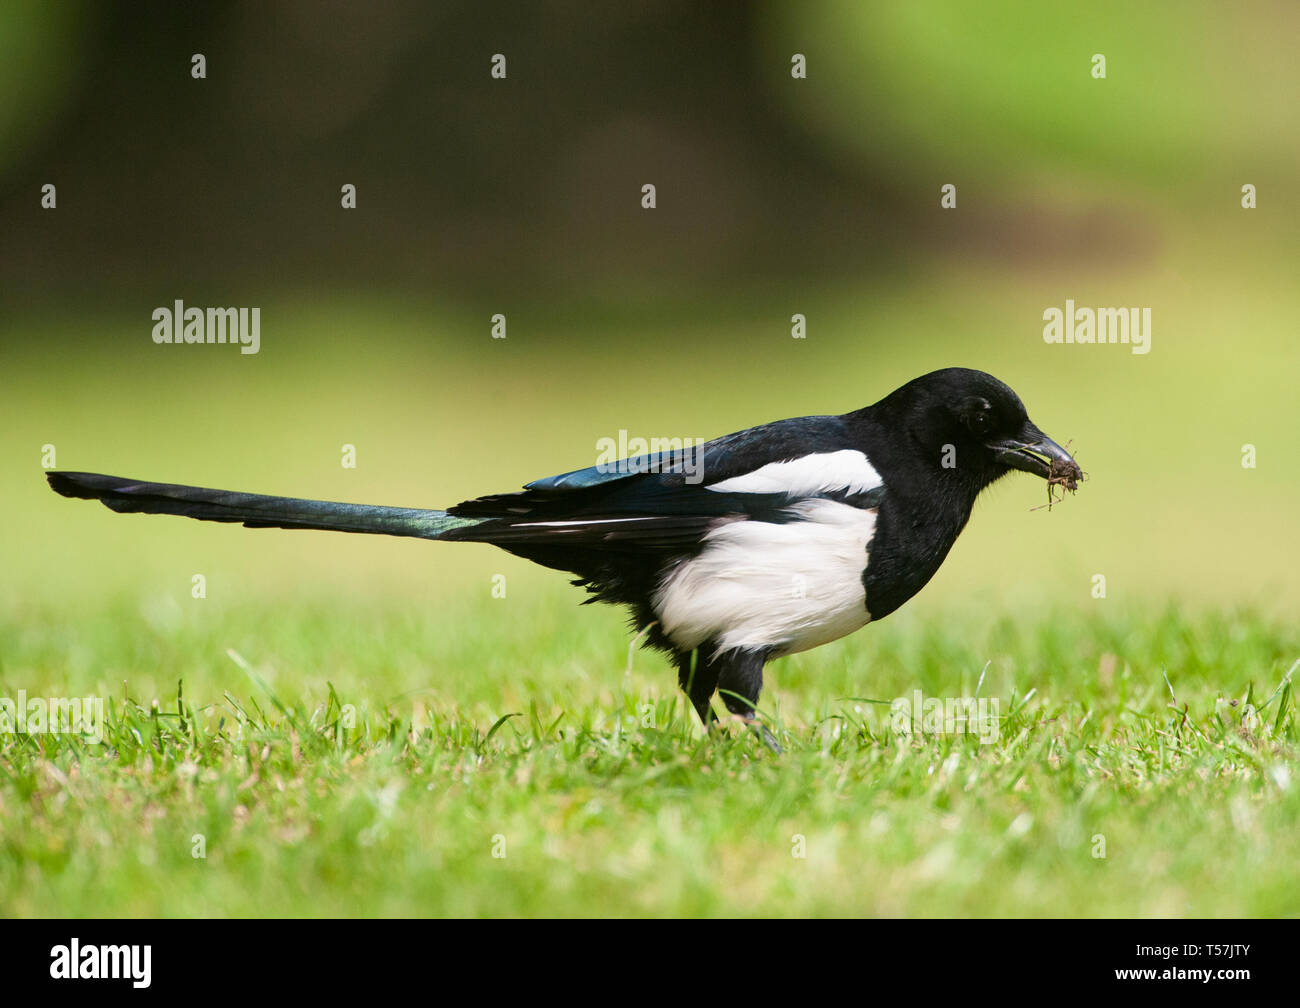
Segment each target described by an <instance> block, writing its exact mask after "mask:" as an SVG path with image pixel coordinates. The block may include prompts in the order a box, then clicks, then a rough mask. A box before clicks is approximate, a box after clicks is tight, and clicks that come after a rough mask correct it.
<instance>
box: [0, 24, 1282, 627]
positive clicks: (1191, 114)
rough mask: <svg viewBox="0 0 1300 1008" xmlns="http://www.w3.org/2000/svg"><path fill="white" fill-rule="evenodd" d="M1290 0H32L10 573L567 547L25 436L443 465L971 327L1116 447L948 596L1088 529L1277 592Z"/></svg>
mask: <svg viewBox="0 0 1300 1008" xmlns="http://www.w3.org/2000/svg"><path fill="white" fill-rule="evenodd" d="M1297 28H1300V7H1297V6H1296V5H1295V4H1293V3H1289V2H1264V0H1258V2H1251V3H1244V4H1238V5H1231V6H1229V5H1221V4H1214V3H1193V2H1185V3H1174V2H1169V3H1153V4H1143V5H1139V6H1134V5H1130V4H1125V3H1113V2H1101V3H1087V4H1084V3H1077V4H1076V3H1064V4H1055V5H1050V6H1049V5H1041V4H1036V3H1029V2H1023V3H1021V2H1007V0H999V2H992V3H986V4H979V5H974V4H968V3H962V2H958V0H947V2H938V0H932V2H920V3H913V2H887V3H872V4H865V3H855V2H813V3H761V4H734V3H717V4H702V3H698V2H697V3H684V2H683V3H676V2H660V3H631V4H618V5H608V6H602V7H599V8H595V9H593V7H592V5H590V4H579V3H568V2H563V3H561V2H550V3H547V2H539V3H530V4H494V3H445V4H419V3H389V2H380V3H365V4H360V3H358V4H348V3H340V2H312V3H308V2H278V3H230V4H156V3H140V4H109V3H85V4H76V3H69V4H58V5H50V4H43V3H36V2H12V3H7V4H5V5H4V6H3V8H0V141H2V142H0V229H2V233H3V235H4V238H3V241H2V242H0V341H2V343H0V345H2V346H3V352H4V358H5V360H4V364H5V366H4V377H3V382H4V400H5V403H6V419H5V423H4V429H3V431H2V432H0V438H3V448H4V456H3V464H4V467H5V479H4V490H3V503H4V504H5V505H6V511H7V512H8V513H9V514H10V516H11V520H10V522H8V523H7V525H8V527H7V529H6V531H5V533H4V539H3V540H2V542H3V547H4V551H5V554H6V557H5V560H6V562H5V567H6V568H8V570H9V571H10V574H11V581H10V583H9V584H8V585H6V586H5V588H6V590H7V591H8V592H9V595H8V598H9V599H10V600H16V599H18V598H19V597H24V596H29V595H30V594H32V593H33V592H36V593H37V594H39V593H40V591H41V590H47V591H49V592H52V593H53V592H59V593H64V592H68V591H73V590H75V589H76V588H82V589H85V590H87V591H92V592H98V591H101V590H106V589H107V588H110V587H125V588H127V589H129V590H134V591H150V590H156V591H170V590H171V589H170V588H169V587H167V586H169V585H171V584H172V582H173V581H174V580H176V577H177V574H176V569H177V568H178V567H179V568H183V569H184V570H186V571H188V570H190V569H200V568H199V567H197V566H196V565H206V566H207V567H210V568H219V569H221V570H223V571H225V572H226V576H227V577H229V578H230V579H233V580H235V581H236V582H238V583H240V584H245V585H247V586H249V587H248V590H253V589H252V587H251V586H253V585H258V586H259V587H258V589H257V590H262V588H263V587H265V588H266V590H271V588H273V587H274V585H275V584H276V583H277V579H279V583H282V584H283V586H285V587H286V588H287V587H290V586H292V585H295V584H301V583H302V581H303V572H304V571H316V572H317V573H318V574H319V578H318V579H317V581H318V582H320V581H321V580H322V579H323V583H325V584H336V586H337V587H338V588H339V589H340V590H342V589H343V588H345V587H346V586H347V585H348V584H352V583H357V584H362V585H363V586H364V587H366V588H367V590H372V591H373V590H378V589H381V588H393V589H395V590H409V589H410V587H411V582H412V581H414V582H416V584H417V586H418V588H419V590H422V591H427V592H429V593H433V594H436V593H437V592H439V591H444V590H446V591H465V590H470V589H473V590H478V588H480V587H483V586H485V585H486V584H487V578H488V576H489V574H490V573H491V572H495V571H497V570H505V569H508V570H509V571H511V572H512V573H518V574H519V576H520V577H522V578H524V579H525V583H526V584H534V583H536V584H539V585H540V584H542V583H543V582H542V581H537V582H533V581H529V580H527V579H530V578H534V577H539V578H543V579H544V578H547V577H549V576H548V575H545V574H537V575H535V574H533V573H531V572H525V571H524V568H523V567H522V565H516V563H515V561H513V560H510V559H508V558H503V557H499V556H498V555H496V554H489V553H488V552H487V551H486V548H485V549H484V550H482V551H479V550H477V549H476V548H470V549H469V551H468V552H466V551H465V550H464V549H461V550H450V551H444V553H445V556H446V559H445V560H444V559H443V557H442V555H440V556H439V558H438V563H437V565H436V566H434V564H433V563H432V561H431V559H430V558H431V554H430V553H429V552H428V550H429V547H424V546H419V545H413V544H409V543H393V542H387V541H384V542H380V543H377V542H376V541H375V540H366V539H362V540H361V541H360V542H357V541H353V540H345V539H344V538H343V537H323V538H316V539H312V538H311V537H303V538H300V537H298V536H293V535H277V534H275V533H251V532H245V531H243V530H233V529H213V528H210V527H208V528H204V527H201V526H194V527H190V526H187V525H185V524H184V523H180V522H170V521H166V520H163V519H156V520H153V521H146V520H144V519H127V518H117V517H115V516H112V515H109V514H108V513H107V512H101V511H98V510H92V509H91V508H90V506H89V505H82V506H79V507H78V506H75V505H73V504H70V503H67V502H63V501H58V500H56V499H55V498H53V497H52V496H51V495H50V494H49V493H48V491H47V490H46V489H45V488H44V485H43V481H41V480H40V479H39V464H40V461H41V457H42V456H41V452H42V448H43V446H44V445H46V444H53V445H55V446H56V448H57V464H58V466H59V467H60V468H76V469H91V470H102V471H109V472H121V473H122V474H124V475H134V476H139V477H142V478H152V479H161V480H174V481H177V482H191V483H200V484H207V485H222V486H233V487H235V488H239V489H250V490H258V491H265V492H278V493H294V494H301V495H304V496H321V497H329V498H335V499H355V500H363V501H370V502H376V503H394V504H412V505H416V504H422V505H445V504H448V503H453V502H454V501H456V500H458V499H461V498H463V497H468V496H473V495H476V494H479V493H483V492H488V491H497V490H506V489H510V488H512V487H515V486H517V485H519V484H521V483H522V482H524V481H526V480H528V479H530V478H533V477H536V476H539V475H544V474H548V473H550V472H554V471H563V470H568V469H573V468H577V467H579V466H583V465H589V464H592V463H593V462H594V461H595V446H594V445H595V441H596V439H597V438H599V437H605V436H617V433H618V431H619V430H620V429H628V430H630V431H631V432H632V434H633V435H638V434H639V435H641V436H647V437H649V436H701V437H708V436H714V435H717V434H720V433H724V432H726V431H729V430H733V429H737V428H739V427H743V426H747V425H750V424H753V423H758V422H761V421H765V420H769V419H775V418H777V417H781V416H788V415H797V414H801V413H817V412H840V411H844V410H848V409H853V408H857V407H859V406H862V405H865V404H867V403H869V402H872V401H874V400H875V399H877V398H879V397H880V396H882V395H884V394H885V393H887V392H888V391H890V390H891V389H893V388H894V387H896V386H897V385H899V384H901V383H902V382H903V381H905V380H907V379H909V378H911V377H914V376H915V375H917V374H920V373H923V372H925V371H929V370H932V369H934V368H937V367H943V366H948V365H953V364H961V365H966V366H971V367H979V368H983V369H985V370H989V371H992V372H993V373H995V374H997V375H998V376H999V377H1001V378H1003V379H1005V380H1006V381H1008V382H1009V383H1010V384H1011V385H1012V386H1013V387H1015V388H1016V389H1017V390H1018V391H1019V392H1020V393H1021V395H1022V397H1023V398H1024V399H1025V400H1026V403H1027V404H1028V406H1029V409H1030V412H1031V415H1032V416H1034V417H1035V419H1036V420H1037V421H1038V422H1039V424H1040V425H1041V426H1042V427H1044V429H1046V430H1048V431H1049V432H1050V433H1051V434H1052V435H1053V436H1055V437H1056V438H1057V439H1058V440H1061V441H1062V442H1064V441H1066V440H1071V439H1072V440H1073V441H1074V447H1075V448H1076V449H1077V450H1078V452H1079V457H1080V459H1081V461H1082V462H1083V464H1084V467H1085V468H1086V469H1088V470H1089V471H1090V473H1091V475H1092V477H1093V479H1092V480H1091V481H1090V483H1089V484H1087V485H1086V486H1085V489H1084V490H1083V491H1082V492H1081V493H1080V495H1079V496H1078V497H1077V498H1075V499H1071V500H1069V501H1067V502H1066V503H1065V504H1063V505H1061V507H1060V508H1058V509H1054V510H1053V511H1052V512H1051V513H1050V514H1048V513H1047V512H1045V511H1044V512H1035V513H1032V514H1030V513H1027V512H1028V509H1029V508H1030V507H1031V506H1034V505H1037V504H1039V503H1041V493H1042V488H1041V486H1037V485H1030V484H1029V482H1028V480H1025V481H1022V482H1018V483H1015V484H1012V483H1007V484H1006V485H1005V486H1002V485H1000V486H999V487H998V488H996V490H995V491H994V493H993V495H992V496H993V502H992V503H986V504H984V505H983V506H982V507H981V508H980V509H979V511H978V512H977V516H976V522H975V523H974V530H973V531H972V532H969V533H968V534H967V536H966V538H965V539H963V541H962V544H960V545H959V547H958V551H957V553H955V554H954V558H953V562H952V563H951V564H950V565H949V567H946V568H945V572H944V574H943V575H941V577H940V579H939V582H938V583H937V586H936V588H935V592H936V594H937V595H939V596H940V597H942V593H943V592H945V591H948V592H949V593H950V594H951V595H952V596H953V597H957V596H958V595H959V594H961V595H962V597H969V588H970V587H971V586H972V585H975V586H978V587H979V588H980V590H981V591H984V592H991V593H995V594H998V595H1000V596H1003V597H1006V598H1012V597H1014V596H1015V595H1016V593H1017V592H1020V593H1022V594H1025V595H1026V596H1027V597H1032V598H1039V597H1046V596H1051V595H1057V596H1060V597H1062V598H1067V599H1072V600H1077V601H1078V602H1079V604H1092V601H1093V600H1091V598H1090V595H1089V585H1090V579H1091V577H1092V575H1093V574H1095V573H1097V572H1104V573H1106V574H1107V575H1108V577H1109V579H1110V585H1111V588H1110V592H1111V594H1110V599H1111V600H1112V601H1113V600H1115V599H1116V598H1118V599H1120V600H1123V599H1125V598H1129V599H1132V600H1136V599H1148V598H1150V597H1152V596H1155V597H1163V596H1165V595H1170V596H1174V597H1182V596H1185V595H1196V596H1202V597H1204V598H1206V599H1208V600H1210V601H1212V602H1214V603H1216V604H1228V603H1235V602H1238V601H1242V602H1246V601H1253V602H1258V603H1260V604H1266V605H1283V606H1294V604H1295V602H1296V601H1297V599H1298V598H1300V592H1297V588H1296V582H1295V578H1294V569H1293V564H1294V557H1295V555H1296V553H1297V551H1296V546H1297V545H1300V543H1298V542H1297V536H1296V525H1295V518H1294V513H1295V506H1294V501H1295V495H1296V492H1297V490H1300V476H1297V471H1298V470H1297V462H1300V458H1297V452H1296V449H1295V433H1296V430H1297V426H1298V425H1297V423H1296V410H1295V404H1294V381H1295V367H1296V364H1297V354H1296V350H1295V345H1296V336H1297V326H1296V319H1297V317H1298V313H1300V298H1298V296H1297V287H1296V284H1295V277H1296V271H1297V266H1298V265H1300V243H1298V241H1297V238H1298V235H1297V226H1296V225H1297V220H1298V219H1300V218H1298V217H1297V213H1296V204H1295V189H1296V182H1297V179H1296V165H1297V163H1300V130H1298V129H1297V115H1298V113H1297V107H1298V105H1297V102H1296V90H1297V88H1296V85H1297V82H1298V81H1300V71H1297V68H1296V63H1295V57H1294V54H1295V48H1296V41H1297ZM195 53H202V54H203V55H204V56H205V58H206V73H207V76H206V79H202V80H195V79H193V78H192V77H191V56H192V55H193V54H195ZM497 53H500V54H503V55H504V56H505V57H506V67H507V77H506V79H504V80H498V79H493V77H492V76H491V75H490V68H491V60H492V57H493V55H494V54H497ZM1094 53H1101V54H1104V55H1105V57H1106V70H1107V73H1106V77H1105V79H1103V80H1099V79H1095V78H1094V77H1093V76H1092V73H1091V70H1092V62H1091V60H1092V56H1093V54H1094ZM794 54H802V55H803V56H804V57H805V59H806V63H807V77H806V79H796V78H794V77H792V75H791V59H792V56H793V55H794ZM47 183H52V184H54V185H56V186H57V199H58V204H57V209H53V210H49V209H43V208H42V207H41V187H42V186H43V185H45V184H47ZM345 183H351V184H353V185H355V186H356V187H357V208H356V209H355V210H344V209H342V208H341V207H340V187H341V186H342V185H344V184H345ZM645 183H653V184H654V185H655V186H656V187H657V207H656V208H655V209H653V210H646V209H643V208H642V206H641V186H642V185H643V184H645ZM945 183H952V184H955V185H956V186H957V208H956V209H953V210H945V209H941V208H940V199H939V190H940V186H942V185H943V184H945ZM1244 184H1251V185H1254V186H1255V187H1256V189H1257V193H1258V204H1259V205H1258V208H1257V209H1253V210H1247V209H1243V208H1242V206H1241V187H1242V186H1243V185H1244ZM1066 298H1072V299H1074V300H1075V301H1076V302H1077V303H1078V304H1080V305H1094V306H1143V307H1151V308H1152V312H1153V319H1154V322H1153V329H1154V331H1153V339H1152V352H1151V353H1150V354H1149V355H1146V356H1136V355H1133V354H1130V353H1129V350H1128V348H1126V347H1118V346H1110V347H1078V346H1049V345H1045V344H1044V342H1043V340H1042V327H1043V322H1042V313H1043V311H1044V309H1046V308H1048V307H1051V306H1058V307H1059V306H1062V305H1063V304H1064V302H1065V299H1066ZM175 299H183V300H184V301H185V302H186V303H187V304H188V305H196V306H216V305H247V306H260V307H261V309H262V332H261V341H262V347H261V352H260V353H259V354H257V355H255V356H254V355H248V356H241V355H239V354H238V353H237V352H235V351H233V350H232V349H230V348H226V347H206V346H205V347H159V346H155V345H154V344H153V343H152V341H151V339H150V332H151V327H152V321H151V318H150V313H151V312H152V310H153V309H154V308H155V307H158V306H165V305H170V304H171V303H172V302H173V301H174V300H175ZM498 312H500V313H502V314H504V315H506V316H507V319H508V326H509V328H508V333H509V335H508V339H507V340H505V341H494V340H492V339H491V338H490V336H489V326H490V321H489V320H490V318H491V316H492V315H493V314H495V313H498ZM795 313H800V314H803V315H805V316H806V317H807V319H808V338H807V339H806V340H793V339H791V335H790V319H791V316H792V315H793V314H795ZM343 443H354V444H357V445H358V453H359V460H360V461H359V465H358V468H357V469H355V470H344V469H342V468H341V467H340V465H339V461H338V460H339V446H340V445H341V444H343ZM1247 443H1250V444H1253V445H1255V446H1256V448H1257V451H1258V459H1259V461H1258V467H1257V468H1256V469H1253V470H1248V469H1243V467H1242V465H1241V457H1242V446H1243V445H1244V444H1247ZM1049 543H1053V545H1050V546H1049V545H1048V544H1049ZM323 546H327V547H328V548H327V549H326V548H323ZM412 551H414V552H412ZM421 551H423V552H421ZM1045 556H1046V557H1049V558H1050V559H1049V560H1048V561H1044V559H1043V558H1044V557H1045ZM124 557H130V562H129V563H125V562H123V559H124ZM489 557H490V559H489ZM416 560H418V561H419V562H418V563H417V562H414V561H416ZM1044 562H1048V563H1050V564H1051V568H1052V569H1051V571H1050V572H1048V574H1047V576H1046V577H1045V576H1044V573H1043V571H1042V569H1041V568H1042V565H1043V564H1044ZM990 567H992V568H994V569H995V571H996V573H995V575H994V579H993V582H992V583H990V582H989V576H988V573H987V572H988V571H989V569H990ZM341 571H342V572H344V573H343V574H341V573H340V572H341ZM552 580H553V579H552ZM178 583H180V582H178ZM545 583H547V584H549V583H550V582H549V581H547V582H545ZM184 585H188V575H187V576H186V579H185V580H184ZM35 586H41V587H40V588H37V587H35ZM484 590H486V589H485V588H484ZM1116 593H1118V594H1116Z"/></svg>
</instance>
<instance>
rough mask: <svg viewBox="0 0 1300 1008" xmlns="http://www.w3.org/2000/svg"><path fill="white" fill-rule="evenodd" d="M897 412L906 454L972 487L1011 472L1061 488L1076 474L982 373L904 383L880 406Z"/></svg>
mask: <svg viewBox="0 0 1300 1008" xmlns="http://www.w3.org/2000/svg"><path fill="white" fill-rule="evenodd" d="M886 404H888V405H889V406H890V407H891V412H895V413H901V414H902V417H901V419H902V420H903V426H904V428H905V429H906V430H907V432H908V434H909V436H910V438H911V441H912V446H913V452H914V453H919V455H920V456H921V459H922V460H923V461H924V462H925V463H926V464H927V467H929V466H933V467H936V468H938V469H940V470H952V471H954V473H955V474H956V475H958V476H959V477H965V478H966V479H967V480H968V481H969V482H970V483H971V484H973V486H974V489H975V490H976V491H978V490H979V489H982V488H983V487H985V486H988V484H990V483H992V482H993V481H994V480H995V479H998V478H999V477H1000V476H1003V475H1005V474H1006V473H1008V472H1010V471H1011V470H1012V469H1020V470H1022V471H1024V472H1028V473H1033V474H1034V475H1035V476H1040V477H1042V478H1043V479H1045V480H1047V481H1048V482H1049V483H1052V484H1057V485H1061V486H1064V487H1065V488H1066V489H1068V490H1073V489H1075V488H1076V487H1077V485H1078V481H1079V480H1081V479H1082V478H1083V471H1082V470H1081V469H1080V468H1079V465H1078V463H1077V462H1075V461H1074V459H1073V458H1072V457H1071V456H1070V454H1069V452H1067V451H1066V450H1065V449H1064V448H1062V447H1061V446H1060V445H1059V444H1057V443H1056V442H1055V441H1053V440H1052V439H1051V438H1050V437H1048V436H1047V435H1046V434H1044V433H1043V432H1042V431H1041V430H1039V429H1038V427H1037V426H1036V425H1035V424H1034V422H1033V421H1032V420H1030V419H1029V414H1028V413H1027V412H1026V411H1025V406H1024V403H1022V402H1021V401H1020V397H1019V396H1018V395H1016V394H1015V392H1013V391H1012V390H1011V389H1010V388H1009V387H1008V386H1007V385H1005V384H1003V383H1002V382H1000V381H998V380H997V379H996V378H994V377H993V376H992V375H990V374H986V373H984V372H983V371H972V370H970V369H968V368H945V369H944V370H942V371H933V372H931V373H930V374H927V375H922V376H921V377H920V378H917V379H914V380H913V381H910V382H908V383H907V384H906V385H904V386H903V387H902V388H900V389H898V391H897V392H894V393H893V394H892V395H890V396H889V397H887V398H886V399H885V400H884V401H882V403H881V404H880V405H882V406H884V405H886Z"/></svg>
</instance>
